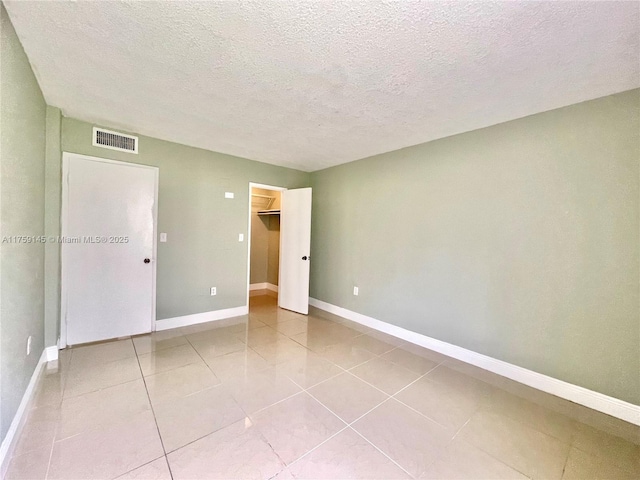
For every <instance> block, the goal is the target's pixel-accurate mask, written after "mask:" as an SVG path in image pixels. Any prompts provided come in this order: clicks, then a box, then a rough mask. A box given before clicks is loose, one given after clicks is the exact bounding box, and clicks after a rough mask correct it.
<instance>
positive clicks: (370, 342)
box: [351, 334, 396, 355]
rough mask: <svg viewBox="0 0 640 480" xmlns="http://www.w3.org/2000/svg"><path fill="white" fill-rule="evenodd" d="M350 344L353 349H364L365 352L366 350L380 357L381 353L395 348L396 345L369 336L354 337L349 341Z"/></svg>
mask: <svg viewBox="0 0 640 480" xmlns="http://www.w3.org/2000/svg"><path fill="white" fill-rule="evenodd" d="M351 343H352V345H353V346H355V347H359V348H364V349H365V350H368V351H370V352H371V353H375V354H376V355H382V354H383V353H387V352H389V351H391V350H393V349H394V348H396V345H393V344H391V343H388V342H385V341H383V340H380V339H378V338H374V337H372V336H371V335H369V334H365V335H360V336H359V337H355V338H354V339H353V340H351Z"/></svg>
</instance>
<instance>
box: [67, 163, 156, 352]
mask: <svg viewBox="0 0 640 480" xmlns="http://www.w3.org/2000/svg"><path fill="white" fill-rule="evenodd" d="M72 157H79V158H81V159H83V160H89V161H94V162H104V163H115V164H119V165H124V166H129V167H139V168H146V169H152V170H153V171H155V179H154V184H155V185H154V193H153V194H154V201H153V253H152V255H153V257H152V259H151V262H152V269H153V275H152V286H151V291H152V293H151V295H152V299H151V302H152V303H151V319H150V321H151V325H150V331H151V332H154V331H155V329H156V284H157V258H158V183H159V176H160V168H159V167H154V166H151V165H142V164H139V163H133V162H122V161H119V160H111V159H108V158H101V157H92V156H90V155H82V154H80V153H73V152H62V185H61V193H62V198H61V205H60V237H64V236H66V232H65V227H66V223H67V215H68V207H69V182H68V180H69V160H70V158H72ZM59 248H60V341H59V345H58V348H59V349H63V348H66V347H67V292H66V288H65V284H66V282H65V270H64V265H65V260H64V249H63V248H62V244H60V247H59Z"/></svg>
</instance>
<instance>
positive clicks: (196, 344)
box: [190, 335, 248, 361]
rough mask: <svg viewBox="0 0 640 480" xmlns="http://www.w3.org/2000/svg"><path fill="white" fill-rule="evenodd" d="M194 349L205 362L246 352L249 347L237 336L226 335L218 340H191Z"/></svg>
mask: <svg viewBox="0 0 640 480" xmlns="http://www.w3.org/2000/svg"><path fill="white" fill-rule="evenodd" d="M190 342H191V345H192V346H193V348H194V349H195V350H196V351H197V352H198V355H200V356H201V357H202V358H203V359H204V360H205V361H206V360H209V359H211V358H215V357H219V356H221V355H227V354H229V353H234V352H241V351H243V350H246V349H247V348H248V347H247V345H246V344H245V343H244V342H242V341H240V340H238V338H236V337H235V336H231V335H224V336H220V337H217V338H209V339H207V338H203V339H200V340H197V341H196V340H190Z"/></svg>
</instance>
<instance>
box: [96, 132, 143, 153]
mask: <svg viewBox="0 0 640 480" xmlns="http://www.w3.org/2000/svg"><path fill="white" fill-rule="evenodd" d="M93 146H94V147H102V148H110V149H111V150H119V151H121V152H129V153H138V137H134V136H132V135H126V134H124V133H120V132H112V131H111V130H105V129H104V128H98V127H93Z"/></svg>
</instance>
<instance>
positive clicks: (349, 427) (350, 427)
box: [292, 372, 414, 478]
mask: <svg viewBox="0 0 640 480" xmlns="http://www.w3.org/2000/svg"><path fill="white" fill-rule="evenodd" d="M346 373H349V372H346ZM351 375H352V376H354V377H355V375H353V374H351ZM355 378H358V377H355ZM318 385H319V384H318ZM380 391H382V390H380ZM305 392H306V393H307V394H308V395H309V396H310V397H311V398H313V399H314V400H315V401H316V402H318V403H319V404H320V405H322V406H323V407H324V408H326V409H327V410H328V411H329V412H331V413H332V414H333V415H334V416H336V417H337V418H339V419H340V420H341V421H342V422H344V423H345V424H346V427H344V428H342V429H341V430H340V431H339V432H336V433H335V434H334V435H331V436H330V437H329V438H327V439H326V440H324V441H323V442H321V443H320V444H318V445H316V446H315V447H314V448H312V449H311V450H309V451H308V452H307V453H305V454H304V455H302V456H301V457H300V458H298V459H297V460H296V461H295V462H293V463H296V462H297V461H298V460H300V459H302V458H304V457H306V456H307V455H309V454H310V453H312V452H313V451H314V450H316V449H318V448H319V447H321V446H322V445H323V444H325V443H326V442H328V441H329V440H331V439H332V438H333V437H335V436H337V435H338V434H339V433H341V432H343V431H345V430H346V429H349V430H351V431H353V432H355V433H356V434H358V435H359V436H360V437H362V438H363V439H364V440H365V441H366V442H367V443H369V444H370V445H371V446H372V447H373V448H375V449H376V450H378V451H379V452H380V453H381V454H382V455H384V456H385V457H386V458H388V459H389V460H390V461H391V462H392V463H393V464H395V465H397V466H398V467H399V468H400V469H401V470H402V471H404V472H405V473H407V475H409V476H410V477H411V478H414V477H413V475H411V474H410V473H409V472H408V471H407V470H405V469H404V468H403V467H402V466H401V465H400V464H399V463H397V462H396V461H395V460H394V459H392V458H391V457H389V456H388V455H387V454H386V453H385V452H383V451H382V450H381V449H380V448H378V447H377V446H376V445H375V444H373V443H372V442H371V441H370V440H368V439H367V438H366V437H365V436H364V435H362V434H361V433H360V432H358V431H357V430H356V429H355V428H353V425H354V424H355V423H356V422H357V421H359V420H360V419H361V418H363V417H365V416H366V415H368V414H369V413H371V412H372V411H373V410H375V409H376V408H378V407H380V406H381V405H383V404H384V403H386V402H388V401H389V400H391V398H392V397H391V396H390V395H388V394H387V393H385V392H382V393H383V394H384V395H386V396H387V398H385V399H384V400H383V401H382V402H380V403H379V404H377V405H375V406H374V407H372V408H370V409H369V410H367V411H366V412H364V413H363V414H362V415H360V416H359V417H357V418H356V419H355V420H353V421H351V422H347V421H346V420H344V419H343V418H342V417H340V415H338V414H337V413H335V412H334V411H333V410H331V409H330V408H329V407H327V406H326V405H325V404H324V403H322V402H321V401H320V400H319V399H317V398H316V397H315V396H314V395H313V394H312V393H311V392H309V391H307V390H305ZM293 463H292V464H293Z"/></svg>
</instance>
